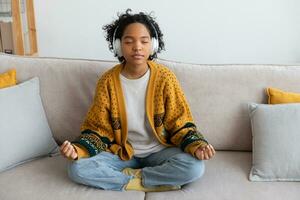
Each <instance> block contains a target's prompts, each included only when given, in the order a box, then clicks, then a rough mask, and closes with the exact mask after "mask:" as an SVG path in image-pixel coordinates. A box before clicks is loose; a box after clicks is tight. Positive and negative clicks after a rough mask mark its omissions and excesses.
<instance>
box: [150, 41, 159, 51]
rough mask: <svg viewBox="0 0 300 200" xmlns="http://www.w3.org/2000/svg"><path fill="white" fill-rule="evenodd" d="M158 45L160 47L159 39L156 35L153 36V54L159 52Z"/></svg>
mask: <svg viewBox="0 0 300 200" xmlns="http://www.w3.org/2000/svg"><path fill="white" fill-rule="evenodd" d="M158 47H159V43H158V40H157V39H156V38H155V37H153V38H152V49H151V51H152V55H153V54H155V53H157V51H158Z"/></svg>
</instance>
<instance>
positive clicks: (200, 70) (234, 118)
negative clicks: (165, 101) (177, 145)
mask: <svg viewBox="0 0 300 200" xmlns="http://www.w3.org/2000/svg"><path fill="white" fill-rule="evenodd" d="M159 62H161V63H163V64H165V65H166V66H168V67H169V68H170V69H171V70H173V71H174V72H175V74H176V75H177V77H178V79H179V81H180V82H181V85H182V87H183V89H184V91H185V94H186V96H187V99H188V102H189V103H190V106H191V110H192V112H193V115H194V118H195V120H196V122H197V125H198V127H199V129H200V130H201V131H202V133H203V134H204V135H205V136H206V138H207V140H208V141H209V142H210V143H212V144H213V145H214V146H215V148H216V149H217V154H216V156H215V157H214V158H213V159H212V160H210V161H206V173H205V175H204V177H203V178H202V179H201V180H198V181H196V182H194V183H192V184H188V185H185V186H184V187H183V188H182V189H181V190H179V191H172V192H152V193H144V192H136V191H132V192H114V191H103V190H99V189H94V188H90V187H86V186H83V185H79V184H76V183H73V182H71V181H70V180H69V179H68V177H67V172H66V165H67V162H68V161H67V160H66V159H64V158H63V157H62V156H60V155H57V156H53V157H45V158H41V159H37V160H34V161H31V162H28V163H25V164H22V165H19V166H17V167H15V168H13V169H10V170H7V171H5V172H2V173H0V199H1V200H18V199H25V200H27V199H30V200H48V199H55V200H68V199H76V200H79V199H82V200H87V199H89V200H94V199H95V200H104V199H122V200H125V199H128V200H135V199H137V200H139V199H140V200H142V199H147V200H162V199H164V200H175V199H189V200H201V199H206V200H219V199H230V200H235V199H244V200H247V199H249V200H253V199H263V200H282V199H286V200H296V199H297V200H298V199H299V197H300V182H250V181H249V179H248V175H249V171H250V168H251V158H252V152H251V149H252V142H251V140H252V138H251V127H250V121H249V116H248V110H247V103H248V102H257V103H266V95H265V93H264V89H265V88H266V87H268V86H273V87H278V88H285V89H287V90H290V91H300V67H297V66H284V65H281V66H279V65H196V64H188V63H180V62H172V61H166V60H159ZM115 64H116V62H112V61H100V60H75V59H60V58H31V57H19V56H11V55H3V54H1V55H0V73H2V72H4V71H6V70H7V69H10V68H16V70H17V79H18V81H19V82H23V81H25V80H28V79H29V78H31V77H34V76H38V77H39V78H40V84H41V95H42V101H43V105H44V108H45V111H46V115H47V118H48V121H49V125H50V128H51V129H52V132H53V135H54V137H55V139H56V141H57V142H58V143H61V142H62V141H64V140H65V139H69V140H72V139H74V138H75V137H76V136H77V135H78V134H79V127H80V123H81V122H82V120H83V117H84V116H85V114H86V112H87V109H88V106H89V105H90V104H91V101H92V98H93V94H94V89H95V85H96V81H97V79H98V78H99V76H101V74H102V73H103V72H104V71H106V70H107V69H109V68H110V67H112V66H114V65H115ZM0 159H1V158H0Z"/></svg>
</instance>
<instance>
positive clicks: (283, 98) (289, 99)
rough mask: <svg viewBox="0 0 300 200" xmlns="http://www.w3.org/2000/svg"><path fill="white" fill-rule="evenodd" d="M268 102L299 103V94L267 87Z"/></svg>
mask: <svg viewBox="0 0 300 200" xmlns="http://www.w3.org/2000/svg"><path fill="white" fill-rule="evenodd" d="M266 92H267V95H268V103H269V104H279V103H299V102H300V94H299V93H293V92H286V91H282V90H279V89H277V88H267V90H266Z"/></svg>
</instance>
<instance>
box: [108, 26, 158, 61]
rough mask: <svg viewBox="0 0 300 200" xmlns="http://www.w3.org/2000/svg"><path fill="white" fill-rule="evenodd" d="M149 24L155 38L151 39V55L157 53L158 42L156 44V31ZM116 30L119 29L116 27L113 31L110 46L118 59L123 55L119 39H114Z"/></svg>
mask: <svg viewBox="0 0 300 200" xmlns="http://www.w3.org/2000/svg"><path fill="white" fill-rule="evenodd" d="M150 24H151V26H152V28H153V29H154V32H155V36H156V38H155V37H152V38H151V55H153V54H155V53H157V51H158V48H159V42H158V34H157V31H156V29H155V27H154V25H153V24H152V23H150ZM118 28H119V27H118V26H117V27H116V29H115V31H114V35H113V42H112V45H113V52H114V54H116V55H117V56H118V57H122V56H123V54H122V49H121V40H120V39H119V38H116V33H117V30H118Z"/></svg>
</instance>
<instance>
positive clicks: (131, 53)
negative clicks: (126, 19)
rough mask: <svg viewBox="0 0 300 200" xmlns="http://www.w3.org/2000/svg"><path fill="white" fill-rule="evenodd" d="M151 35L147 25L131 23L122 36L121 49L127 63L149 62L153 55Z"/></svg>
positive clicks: (141, 63)
mask: <svg viewBox="0 0 300 200" xmlns="http://www.w3.org/2000/svg"><path fill="white" fill-rule="evenodd" d="M151 47H152V43H151V36H150V33H149V31H148V29H147V28H146V26H145V25H143V24H141V23H132V24H129V25H128V26H127V27H126V28H125V30H124V33H123V36H122V38H121V50H122V54H123V56H124V58H125V60H126V64H129V65H132V66H140V65H145V64H147V60H148V58H149V56H150V55H151V53H152V52H151Z"/></svg>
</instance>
